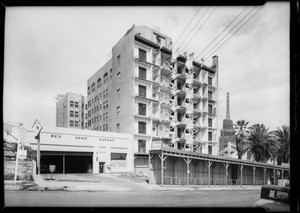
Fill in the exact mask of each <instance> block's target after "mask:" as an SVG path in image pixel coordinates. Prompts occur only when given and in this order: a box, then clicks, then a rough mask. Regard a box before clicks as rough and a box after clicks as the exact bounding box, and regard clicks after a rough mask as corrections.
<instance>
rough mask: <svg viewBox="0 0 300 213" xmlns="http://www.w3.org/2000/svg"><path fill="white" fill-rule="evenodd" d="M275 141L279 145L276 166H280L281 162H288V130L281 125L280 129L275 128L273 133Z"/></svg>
mask: <svg viewBox="0 0 300 213" xmlns="http://www.w3.org/2000/svg"><path fill="white" fill-rule="evenodd" d="M273 134H274V136H275V137H276V140H277V141H278V143H279V148H278V149H277V153H276V154H277V156H276V157H277V164H278V165H281V163H282V162H289V160H290V128H289V127H288V126H285V125H283V126H282V129H280V128H277V130H275V131H273Z"/></svg>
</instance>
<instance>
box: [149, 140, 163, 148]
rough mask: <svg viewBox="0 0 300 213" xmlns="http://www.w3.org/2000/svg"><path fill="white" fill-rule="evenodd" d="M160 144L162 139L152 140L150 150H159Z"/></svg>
mask: <svg viewBox="0 0 300 213" xmlns="http://www.w3.org/2000/svg"><path fill="white" fill-rule="evenodd" d="M161 145H162V140H153V141H152V146H151V149H152V150H160V149H161Z"/></svg>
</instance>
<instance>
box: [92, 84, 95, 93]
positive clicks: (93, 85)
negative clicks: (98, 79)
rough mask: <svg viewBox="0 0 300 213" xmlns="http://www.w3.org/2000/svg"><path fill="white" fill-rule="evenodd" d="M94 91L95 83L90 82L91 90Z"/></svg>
mask: <svg viewBox="0 0 300 213" xmlns="http://www.w3.org/2000/svg"><path fill="white" fill-rule="evenodd" d="M94 91H95V83H93V84H92V92H94Z"/></svg>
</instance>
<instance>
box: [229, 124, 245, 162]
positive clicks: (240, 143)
mask: <svg viewBox="0 0 300 213" xmlns="http://www.w3.org/2000/svg"><path fill="white" fill-rule="evenodd" d="M236 123H237V124H233V127H234V131H235V136H236V137H235V141H236V150H237V153H238V159H242V156H243V155H244V154H245V153H246V152H247V150H248V146H249V145H248V140H247V135H248V133H249V130H248V127H247V125H248V123H249V122H246V121H245V120H238V121H237V122H236Z"/></svg>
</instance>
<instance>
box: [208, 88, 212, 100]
mask: <svg viewBox="0 0 300 213" xmlns="http://www.w3.org/2000/svg"><path fill="white" fill-rule="evenodd" d="M212 97H213V92H212V91H210V90H208V99H210V100H212Z"/></svg>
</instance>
